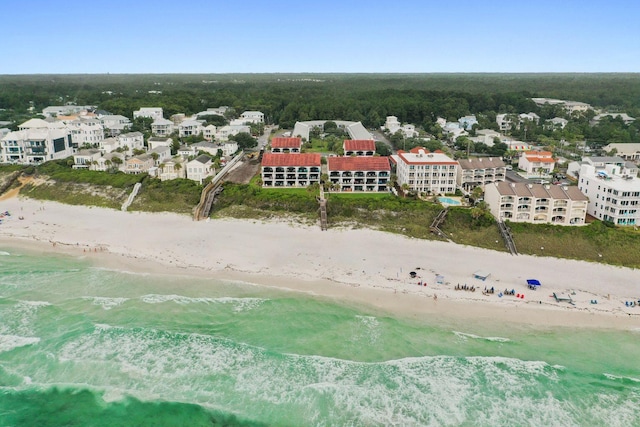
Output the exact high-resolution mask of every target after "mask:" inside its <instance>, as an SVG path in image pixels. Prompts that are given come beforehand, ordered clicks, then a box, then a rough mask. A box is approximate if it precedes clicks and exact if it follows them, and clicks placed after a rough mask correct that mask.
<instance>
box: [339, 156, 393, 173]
mask: <svg viewBox="0 0 640 427" xmlns="http://www.w3.org/2000/svg"><path fill="white" fill-rule="evenodd" d="M327 168H328V169H329V170H330V171H388V170H391V165H390V164H389V158H388V157H384V156H380V157H329V159H328V160H327Z"/></svg>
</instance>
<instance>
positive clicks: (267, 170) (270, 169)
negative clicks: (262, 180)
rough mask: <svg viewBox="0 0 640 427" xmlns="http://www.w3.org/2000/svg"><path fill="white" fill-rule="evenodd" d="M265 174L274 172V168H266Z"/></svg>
mask: <svg viewBox="0 0 640 427" xmlns="http://www.w3.org/2000/svg"><path fill="white" fill-rule="evenodd" d="M263 171H264V172H273V168H269V167H266V168H264V169H263Z"/></svg>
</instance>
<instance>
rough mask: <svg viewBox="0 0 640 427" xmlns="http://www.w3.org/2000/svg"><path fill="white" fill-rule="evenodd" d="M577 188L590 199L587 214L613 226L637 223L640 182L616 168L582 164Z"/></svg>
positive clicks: (638, 219)
mask: <svg viewBox="0 0 640 427" xmlns="http://www.w3.org/2000/svg"><path fill="white" fill-rule="evenodd" d="M578 188H579V189H580V191H582V192H583V193H584V194H585V195H586V196H587V197H588V198H589V207H588V213H589V215H591V216H593V217H595V218H597V219H599V220H602V221H611V222H613V223H614V224H616V225H633V226H637V225H638V224H640V180H639V179H638V178H637V177H636V176H634V175H631V174H629V173H627V171H626V169H624V168H621V167H620V166H618V165H612V164H609V165H606V166H605V168H604V169H596V167H595V166H592V165H582V167H581V168H580V177H579V178H578Z"/></svg>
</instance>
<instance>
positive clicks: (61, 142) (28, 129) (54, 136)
mask: <svg viewBox="0 0 640 427" xmlns="http://www.w3.org/2000/svg"><path fill="white" fill-rule="evenodd" d="M18 129H19V130H17V131H14V132H9V133H7V134H6V135H5V136H4V137H3V138H2V139H1V140H0V159H1V160H2V162H3V163H21V164H37V163H42V162H46V161H48V160H56V159H64V158H66V157H69V156H71V155H73V152H74V148H73V141H72V139H71V132H70V131H69V129H67V128H66V127H65V125H64V124H63V123H61V122H51V123H50V122H47V121H44V120H42V119H31V120H28V121H26V122H24V123H22V124H21V125H20V126H19V127H18Z"/></svg>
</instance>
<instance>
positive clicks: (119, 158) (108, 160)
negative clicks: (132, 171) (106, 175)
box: [89, 153, 124, 171]
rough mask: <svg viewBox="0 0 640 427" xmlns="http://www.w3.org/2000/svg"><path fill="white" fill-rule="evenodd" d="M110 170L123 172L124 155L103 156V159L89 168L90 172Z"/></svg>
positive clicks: (109, 154) (108, 154) (96, 161)
mask: <svg viewBox="0 0 640 427" xmlns="http://www.w3.org/2000/svg"><path fill="white" fill-rule="evenodd" d="M110 168H116V169H118V170H123V168H124V154H122V153H107V154H103V155H102V157H99V158H97V159H96V160H95V163H94V164H92V165H91V166H90V167H89V169H90V170H96V171H106V170H109V169H110Z"/></svg>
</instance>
